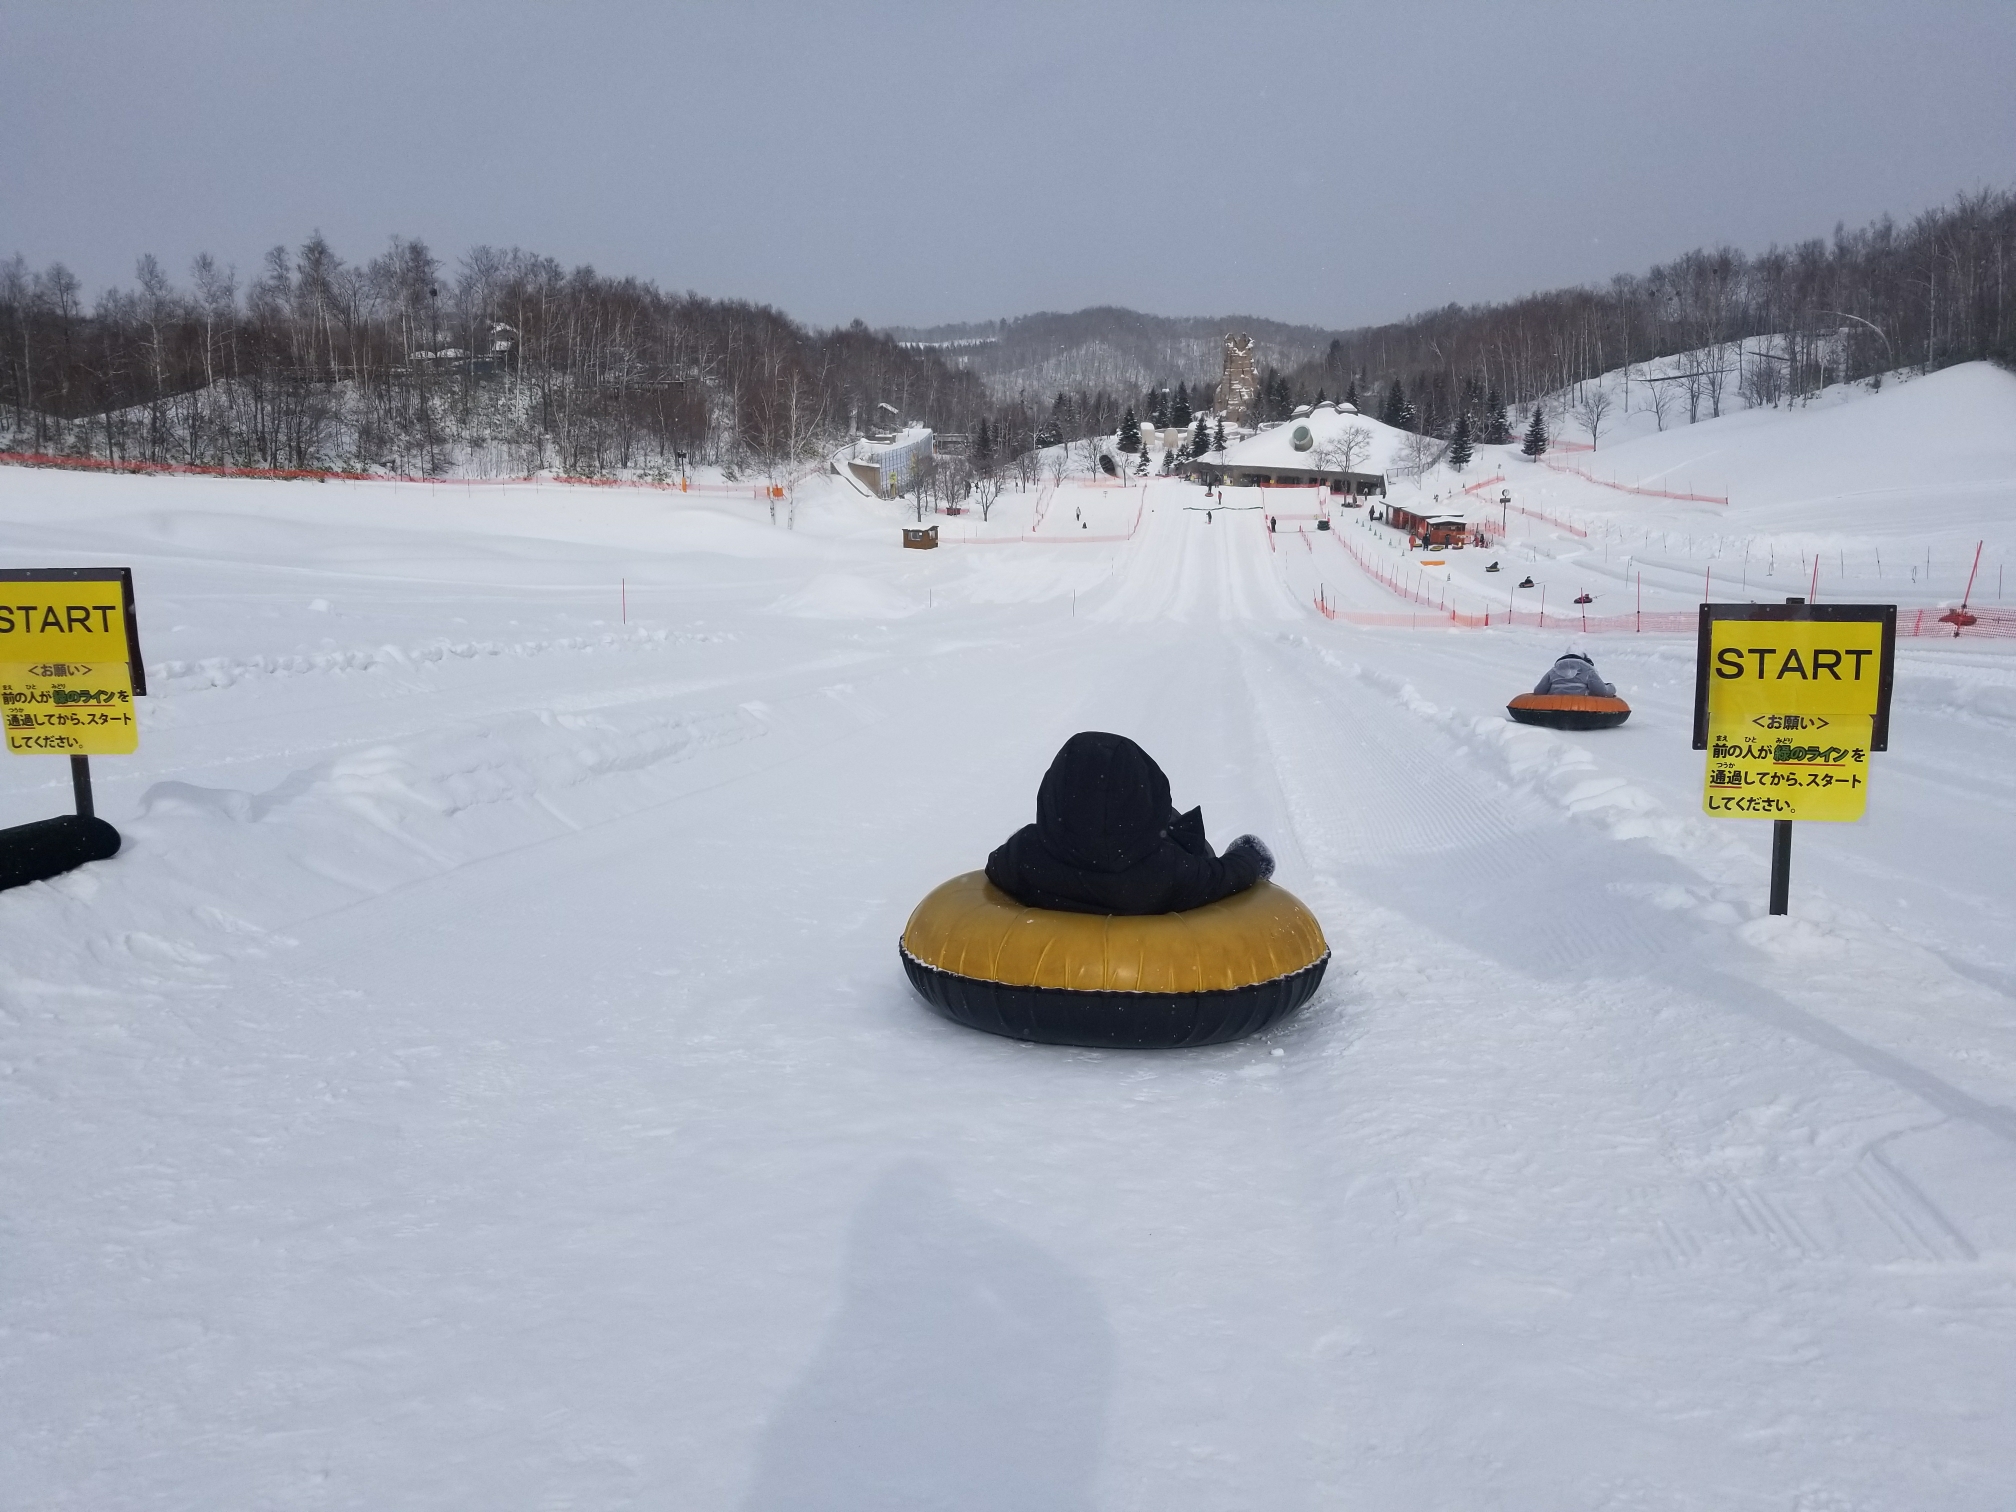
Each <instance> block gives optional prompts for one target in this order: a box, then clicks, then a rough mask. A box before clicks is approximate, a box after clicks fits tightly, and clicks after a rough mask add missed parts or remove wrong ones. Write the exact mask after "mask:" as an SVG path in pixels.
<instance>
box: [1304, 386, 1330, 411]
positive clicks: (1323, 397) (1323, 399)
mask: <svg viewBox="0 0 2016 1512" xmlns="http://www.w3.org/2000/svg"><path fill="white" fill-rule="evenodd" d="M1329 402H1330V396H1329V395H1328V394H1325V393H1324V392H1323V390H1321V389H1320V388H1319V389H1318V390H1316V397H1315V398H1314V399H1312V400H1310V401H1309V407H1310V408H1311V409H1314V408H1315V407H1316V406H1317V405H1319V404H1328V403H1329Z"/></svg>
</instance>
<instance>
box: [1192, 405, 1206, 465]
mask: <svg viewBox="0 0 2016 1512" xmlns="http://www.w3.org/2000/svg"><path fill="white" fill-rule="evenodd" d="M1210 450H1211V437H1210V435H1209V434H1208V433H1207V432H1206V431H1205V429H1204V417H1203V416H1202V415H1199V416H1198V417H1197V431H1196V434H1195V435H1193V436H1191V438H1190V455H1191V456H1192V457H1201V456H1204V455H1205V454H1206V453H1208V452H1209V451H1210Z"/></svg>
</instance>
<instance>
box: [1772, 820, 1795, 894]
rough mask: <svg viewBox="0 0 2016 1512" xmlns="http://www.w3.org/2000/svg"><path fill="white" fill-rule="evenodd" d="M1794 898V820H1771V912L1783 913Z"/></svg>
mask: <svg viewBox="0 0 2016 1512" xmlns="http://www.w3.org/2000/svg"><path fill="white" fill-rule="evenodd" d="M1791 898H1792V821H1791V820H1790V819H1774V820H1772V821H1771V912H1772V913H1774V914H1782V913H1785V912H1787V911H1788V910H1789V909H1790V907H1791Z"/></svg>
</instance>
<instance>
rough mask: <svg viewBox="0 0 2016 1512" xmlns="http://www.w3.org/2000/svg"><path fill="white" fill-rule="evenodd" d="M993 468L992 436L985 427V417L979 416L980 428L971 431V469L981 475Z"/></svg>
mask: <svg viewBox="0 0 2016 1512" xmlns="http://www.w3.org/2000/svg"><path fill="white" fill-rule="evenodd" d="M993 470H994V437H993V435H992V434H991V433H990V432H989V431H988V429H987V417H986V416H985V415H982V416H981V417H980V428H979V429H978V430H976V431H974V432H973V471H975V472H977V473H980V474H982V475H983V476H984V475H985V474H987V473H990V472H992V471H993Z"/></svg>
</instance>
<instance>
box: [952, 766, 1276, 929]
mask: <svg viewBox="0 0 2016 1512" xmlns="http://www.w3.org/2000/svg"><path fill="white" fill-rule="evenodd" d="M1273 875H1274V855H1273V853H1272V852H1271V851H1269V850H1268V849H1267V846H1266V844H1265V843H1264V842H1263V841H1261V840H1260V839H1259V838H1258V837H1257V836H1254V835H1241V836H1240V837H1239V838H1238V839H1237V840H1234V841H1233V842H1232V843H1231V844H1230V845H1229V846H1227V847H1226V848H1225V854H1224V855H1223V856H1220V855H1218V854H1217V853H1216V852H1214V851H1213V850H1212V849H1211V842H1210V841H1209V840H1207V839H1206V838H1205V835H1204V811H1203V810H1202V809H1194V808H1193V809H1191V810H1190V811H1189V812H1188V813H1187V814H1179V813H1177V812H1176V809H1175V807H1174V805H1172V804H1171V803H1170V801H1169V779H1168V778H1167V777H1166V776H1164V775H1163V773H1162V768H1160V767H1159V766H1157V765H1156V764H1155V760H1154V758H1153V757H1151V756H1150V755H1149V754H1148V753H1147V752H1146V751H1144V750H1142V749H1141V747H1140V746H1138V745H1136V744H1135V743H1134V742H1133V741H1131V740H1129V739H1127V737H1126V736H1124V735H1107V734H1102V733H1100V732H1099V731H1096V730H1087V731H1083V732H1081V733H1079V734H1077V735H1073V736H1072V737H1071V738H1070V739H1069V740H1067V741H1065V742H1064V746H1063V749H1062V750H1060V751H1058V753H1057V756H1056V759H1055V760H1054V761H1052V762H1051V763H1050V770H1049V771H1047V772H1045V773H1044V774H1043V783H1042V786H1041V787H1039V788H1038V789H1037V791H1036V822H1035V823H1034V824H1027V825H1024V826H1023V827H1022V828H1021V829H1019V830H1017V831H1016V832H1015V833H1014V834H1013V835H1010V836H1009V837H1008V843H1007V844H1005V845H1003V846H1002V847H1001V848H1000V849H999V850H997V851H995V852H994V854H992V855H991V856H989V857H988V858H987V880H988V881H990V882H992V883H993V884H994V885H995V886H996V887H998V888H1000V889H1001V891H1003V892H1005V893H1007V894H1008V895H1009V896H1010V897H1011V898H1014V899H1015V900H1016V901H1017V902H1018V903H1021V904H1024V905H1025V906H1027V907H1029V908H1055V909H1062V910H1064V911H1066V912H1069V913H1091V914H1159V913H1181V912H1184V911H1185V910H1187V909H1192V908H1202V907H1203V906H1204V905H1205V904H1206V903H1215V902H1217V901H1218V900H1219V899H1220V898H1227V897H1230V896H1231V895H1232V894H1233V893H1238V892H1244V891H1245V890H1246V889H1247V888H1249V887H1251V886H1253V885H1254V884H1255V883H1257V882H1261V881H1264V880H1265V879H1266V878H1268V877H1271V876H1273Z"/></svg>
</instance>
